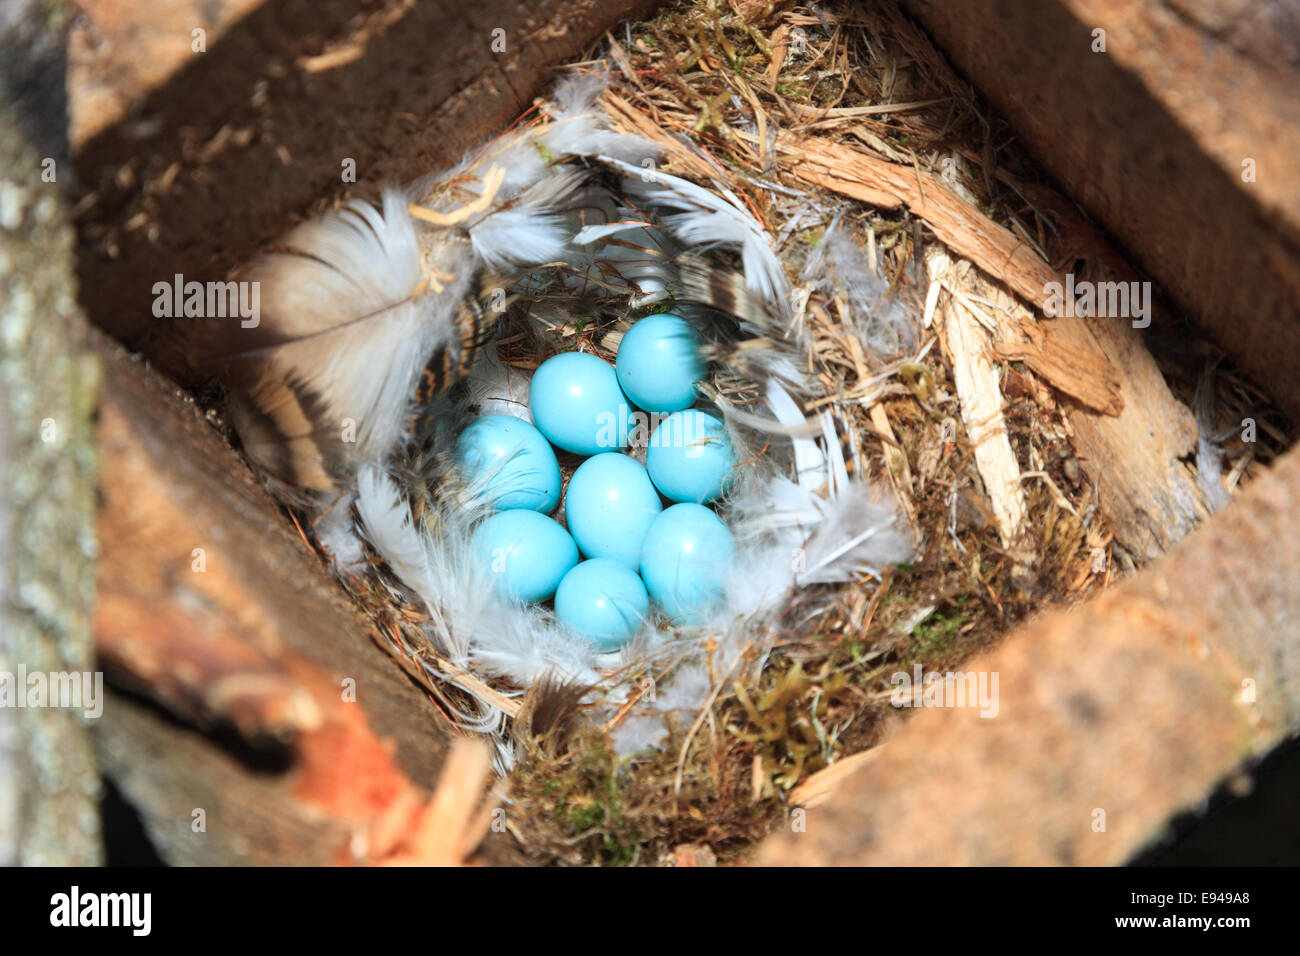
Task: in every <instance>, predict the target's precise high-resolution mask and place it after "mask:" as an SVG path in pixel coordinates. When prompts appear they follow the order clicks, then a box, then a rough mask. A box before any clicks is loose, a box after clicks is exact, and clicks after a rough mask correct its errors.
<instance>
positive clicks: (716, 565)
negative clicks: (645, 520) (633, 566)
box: [641, 504, 736, 624]
mask: <svg viewBox="0 0 1300 956" xmlns="http://www.w3.org/2000/svg"><path fill="white" fill-rule="evenodd" d="M735 554H736V543H735V540H734V539H733V538H732V536H731V532H730V531H729V530H727V526H726V525H725V524H723V523H722V519H721V518H719V517H718V516H717V515H715V514H714V513H713V512H712V511H710V510H709V509H708V508H706V507H704V506H703V505H696V504H680V505H673V506H672V507H671V508H665V509H664V511H663V513H662V514H661V515H659V517H658V518H656V519H655V521H654V523H653V524H652V525H650V530H649V531H648V532H647V533H646V536H645V542H644V544H643V545H642V549H641V579H642V580H643V581H645V586H646V590H647V591H648V592H649V593H650V597H651V598H653V599H654V602H655V603H656V604H657V605H659V608H660V610H662V611H663V613H664V616H665V617H667V618H668V619H669V620H670V621H671V622H672V623H674V624H699V623H700V615H701V612H703V611H706V610H708V609H709V608H710V607H712V606H714V605H715V604H717V603H718V602H720V601H721V600H722V597H723V592H724V586H725V584H726V580H727V575H728V574H729V573H730V572H731V564H732V559H733V558H734V557H735Z"/></svg>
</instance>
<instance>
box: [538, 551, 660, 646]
mask: <svg viewBox="0 0 1300 956" xmlns="http://www.w3.org/2000/svg"><path fill="white" fill-rule="evenodd" d="M649 610H650V596H649V595H648V594H646V590H645V585H644V584H642V583H641V578H640V577H638V576H637V573H636V572H635V571H633V570H632V569H631V568H629V567H628V566H627V565H626V564H623V563H622V562H621V561H611V560H609V559H608V558H592V559H591V560H590V561H583V562H582V563H581V564H579V565H578V566H577V567H576V568H574V569H573V570H572V571H570V572H569V573H568V574H566V575H565V576H564V580H563V581H561V582H560V587H559V590H557V591H556V592H555V616H556V617H557V618H559V619H560V620H561V621H563V622H564V623H565V624H567V625H568V626H569V627H571V628H573V630H575V631H577V632H578V633H579V634H581V635H583V636H584V637H587V638H590V639H591V640H592V641H594V642H595V643H596V646H597V647H599V648H600V649H601V650H603V651H613V650H617V649H618V647H619V646H621V645H622V644H624V643H626V642H627V640H628V639H629V638H631V636H632V635H633V634H635V633H636V631H637V628H639V627H640V626H641V622H642V621H643V620H645V616H646V612H647V611H649Z"/></svg>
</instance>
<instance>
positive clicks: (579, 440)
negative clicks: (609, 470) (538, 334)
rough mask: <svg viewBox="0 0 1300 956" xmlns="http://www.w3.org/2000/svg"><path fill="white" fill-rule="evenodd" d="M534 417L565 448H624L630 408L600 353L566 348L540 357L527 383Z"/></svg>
mask: <svg viewBox="0 0 1300 956" xmlns="http://www.w3.org/2000/svg"><path fill="white" fill-rule="evenodd" d="M528 404H529V406H530V407H531V408H532V412H533V421H534V422H535V423H536V424H537V427H538V429H539V430H540V431H541V433H542V434H543V435H545V436H546V437H547V438H548V439H550V440H551V442H552V443H553V444H555V445H557V446H559V447H560V448H563V449H564V450H565V451H572V452H576V453H577V454H579V455H595V454H599V453H600V452H603V451H610V452H612V451H618V450H619V449H620V448H626V447H627V442H628V437H629V434H630V433H631V430H632V409H631V406H630V405H629V404H628V400H627V397H626V396H625V395H624V394H623V390H622V389H621V388H619V387H618V375H617V374H615V372H614V368H613V366H611V365H610V364H609V363H608V362H606V361H604V360H603V359H600V358H597V357H596V356H594V355H589V354H587V353H585V352H564V353H562V354H560V355H554V356H552V357H551V358H548V359H547V360H546V361H545V362H543V363H542V364H541V365H540V366H539V367H538V369H537V371H536V372H535V373H534V374H533V380H532V383H531V384H530V385H529V387H528Z"/></svg>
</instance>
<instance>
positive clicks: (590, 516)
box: [564, 452, 663, 569]
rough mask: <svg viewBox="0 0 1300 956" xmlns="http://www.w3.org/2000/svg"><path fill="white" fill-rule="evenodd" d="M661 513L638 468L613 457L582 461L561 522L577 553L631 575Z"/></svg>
mask: <svg viewBox="0 0 1300 956" xmlns="http://www.w3.org/2000/svg"><path fill="white" fill-rule="evenodd" d="M662 510H663V504H662V503H661V502H660V501H659V492H657V491H655V486H654V485H653V484H652V483H651V482H650V476H649V475H647V474H646V471H645V469H644V468H643V467H641V463H640V462H638V461H635V460H633V459H631V458H629V457H628V456H627V455H620V454H617V453H615V452H607V453H605V454H603V455H596V456H595V457H593V458H588V459H587V460H586V461H584V462H583V463H582V464H581V465H579V466H578V470H577V471H575V472H574V473H573V477H572V478H570V479H569V487H568V489H566V491H565V492H564V520H565V523H566V524H568V526H569V533H570V534H572V535H573V540H574V541H576V542H578V547H579V548H581V549H582V553H583V554H585V555H586V556H587V557H589V558H610V559H611V560H614V561H621V562H622V563H623V564H626V565H627V566H628V567H629V568H633V569H635V568H636V567H637V565H638V564H640V562H641V542H642V541H643V540H644V539H645V534H646V531H647V530H648V529H649V527H650V522H652V521H654V520H655V518H656V517H657V516H658V515H659V512H660V511H662Z"/></svg>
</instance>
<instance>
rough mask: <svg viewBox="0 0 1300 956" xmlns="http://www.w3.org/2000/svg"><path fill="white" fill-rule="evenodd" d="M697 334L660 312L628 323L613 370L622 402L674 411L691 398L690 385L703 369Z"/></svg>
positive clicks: (676, 318) (687, 404)
mask: <svg viewBox="0 0 1300 956" xmlns="http://www.w3.org/2000/svg"><path fill="white" fill-rule="evenodd" d="M701 344H703V343H702V342H701V341H700V336H699V334H698V333H697V332H696V331H695V329H693V328H692V327H691V325H690V323H688V322H687V321H686V320H685V319H682V318H680V317H679V316H676V315H673V314H672V313H671V312H664V313H661V314H660V315H648V316H646V317H645V318H644V319H641V320H640V321H639V322H636V323H634V324H633V326H632V328H630V329H628V330H627V332H626V333H625V334H624V335H623V340H622V341H621V342H619V344H618V357H617V359H616V361H615V368H616V369H617V370H618V383H619V385H621V386H623V392H624V393H625V394H626V395H627V397H628V398H630V399H632V401H634V402H636V404H637V405H638V406H640V407H641V408H643V409H645V410H646V411H647V412H659V413H664V412H676V411H680V410H681V409H683V408H689V407H690V405H691V403H692V402H694V401H695V399H696V393H695V383H696V382H698V381H700V380H701V379H703V378H704V376H705V375H706V374H707V372H708V365H707V363H706V362H705V361H704V359H703V358H702V357H701V355H700V352H699V349H700V346H701Z"/></svg>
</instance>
